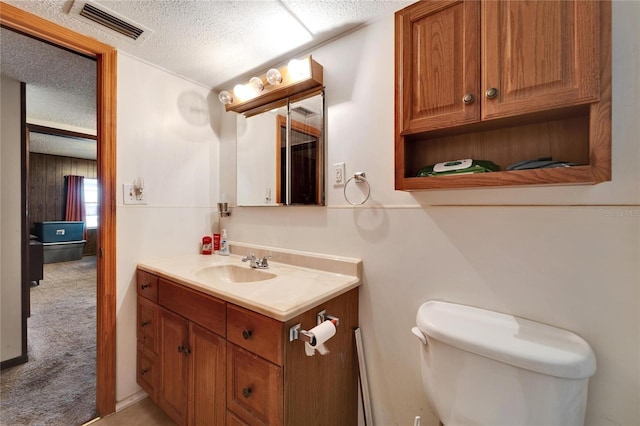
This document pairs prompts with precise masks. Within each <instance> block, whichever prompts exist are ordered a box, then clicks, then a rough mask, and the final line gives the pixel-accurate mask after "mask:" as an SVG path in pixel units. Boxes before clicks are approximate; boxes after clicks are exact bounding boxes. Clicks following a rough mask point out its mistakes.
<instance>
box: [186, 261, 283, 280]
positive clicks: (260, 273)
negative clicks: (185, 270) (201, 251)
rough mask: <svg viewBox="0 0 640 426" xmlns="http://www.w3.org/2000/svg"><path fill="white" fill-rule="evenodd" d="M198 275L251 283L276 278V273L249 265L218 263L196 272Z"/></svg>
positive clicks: (199, 276) (205, 277) (213, 278)
mask: <svg viewBox="0 0 640 426" xmlns="http://www.w3.org/2000/svg"><path fill="white" fill-rule="evenodd" d="M196 276H197V277H198V278H203V279H205V280H207V281H213V282H216V281H222V282H225V283H250V282H255V281H265V280H270V279H271V278H275V277H276V274H273V273H271V272H267V271H264V270H260V269H253V268H249V267H248V266H247V267H244V266H238V265H218V266H210V267H208V268H204V269H201V270H200V271H198V272H196Z"/></svg>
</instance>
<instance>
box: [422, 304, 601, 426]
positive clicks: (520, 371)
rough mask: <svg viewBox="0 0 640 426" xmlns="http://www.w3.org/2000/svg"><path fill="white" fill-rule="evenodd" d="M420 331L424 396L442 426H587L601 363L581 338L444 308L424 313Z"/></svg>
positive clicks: (432, 306) (457, 307)
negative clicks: (592, 386)
mask: <svg viewBox="0 0 640 426" xmlns="http://www.w3.org/2000/svg"><path fill="white" fill-rule="evenodd" d="M416 325H417V327H414V328H413V329H412V332H413V333H414V334H415V335H416V336H417V337H418V338H419V339H420V340H421V341H422V342H423V345H422V348H421V349H422V350H421V355H422V362H421V364H422V368H421V370H422V379H423V384H424V388H425V392H426V394H427V398H428V402H429V405H430V407H431V409H432V410H433V411H434V413H435V414H436V415H437V416H438V417H439V418H440V421H441V422H442V423H443V424H444V425H445V426H457V425H492V426H493V425H496V426H497V425H505V426H507V425H508V426H527V425H531V426H534V425H535V426H547V425H549V426H551V425H554V426H555V425H562V426H565V425H582V424H584V416H585V409H586V403H587V388H588V381H589V377H591V376H592V375H593V374H594V373H595V371H596V360H595V355H594V354H593V351H592V350H591V347H590V346H589V344H588V343H587V342H585V341H584V340H583V339H582V338H580V337H579V336H577V335H575V334H573V333H571V332H569V331H566V330H562V329H559V328H555V327H551V326H549V325H545V324H540V323H537V322H534V321H530V320H526V319H523V318H518V317H514V316H512V315H505V314H501V313H497V312H492V311H488V310H484V309H479V308H474V307H470V306H464V305H457V304H453V303H447V302H441V301H429V302H426V303H424V304H423V305H422V306H420V308H419V309H418V313H417V316H416Z"/></svg>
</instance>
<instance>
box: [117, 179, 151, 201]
mask: <svg viewBox="0 0 640 426" xmlns="http://www.w3.org/2000/svg"><path fill="white" fill-rule="evenodd" d="M122 199H123V202H124V204H138V205H140V204H147V197H146V194H145V192H144V190H141V191H139V192H137V193H136V190H135V187H134V185H132V184H130V183H125V184H123V185H122Z"/></svg>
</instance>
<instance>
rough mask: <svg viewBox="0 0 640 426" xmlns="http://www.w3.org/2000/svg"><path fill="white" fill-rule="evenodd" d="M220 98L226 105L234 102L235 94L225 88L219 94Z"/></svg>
mask: <svg viewBox="0 0 640 426" xmlns="http://www.w3.org/2000/svg"><path fill="white" fill-rule="evenodd" d="M218 100H219V101H220V102H221V103H223V104H224V105H228V104H230V103H232V102H233V96H231V93H229V92H227V91H226V90H223V91H222V92H220V94H219V95H218Z"/></svg>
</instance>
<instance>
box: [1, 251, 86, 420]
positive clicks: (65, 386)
mask: <svg viewBox="0 0 640 426" xmlns="http://www.w3.org/2000/svg"><path fill="white" fill-rule="evenodd" d="M27 332H28V339H27V342H28V356H29V362H27V363H26V364H22V365H19V366H16V367H12V368H8V369H5V370H3V371H2V373H1V374H0V425H6V426H19V425H34V426H35V425H56V426H57V425H64V426H75V425H81V424H83V423H85V422H87V421H89V420H91V419H92V418H94V417H96V415H97V413H96V406H95V399H96V382H95V369H96V259H95V256H88V257H84V258H83V259H82V260H78V261H72V262H60V263H50V264H46V265H44V279H43V280H42V281H40V285H39V286H35V287H31V317H30V318H29V319H28V331H27Z"/></svg>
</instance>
